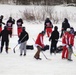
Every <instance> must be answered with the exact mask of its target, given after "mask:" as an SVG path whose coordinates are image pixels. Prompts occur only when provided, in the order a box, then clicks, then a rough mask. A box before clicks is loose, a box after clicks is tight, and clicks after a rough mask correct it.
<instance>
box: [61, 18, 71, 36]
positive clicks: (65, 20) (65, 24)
mask: <svg viewBox="0 0 76 75" xmlns="http://www.w3.org/2000/svg"><path fill="white" fill-rule="evenodd" d="M67 28H70V24H69V22H68V19H67V18H64V21H63V22H62V29H61V35H60V37H62V35H63V33H64V32H65V31H66V29H67Z"/></svg>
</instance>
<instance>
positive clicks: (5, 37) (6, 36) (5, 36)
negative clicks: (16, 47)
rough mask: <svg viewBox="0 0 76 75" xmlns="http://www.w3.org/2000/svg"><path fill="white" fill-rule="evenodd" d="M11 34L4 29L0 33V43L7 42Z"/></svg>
mask: <svg viewBox="0 0 76 75" xmlns="http://www.w3.org/2000/svg"><path fill="white" fill-rule="evenodd" d="M10 34H11V32H9V31H8V30H7V29H4V30H2V31H1V33H0V37H2V41H9V35H10Z"/></svg>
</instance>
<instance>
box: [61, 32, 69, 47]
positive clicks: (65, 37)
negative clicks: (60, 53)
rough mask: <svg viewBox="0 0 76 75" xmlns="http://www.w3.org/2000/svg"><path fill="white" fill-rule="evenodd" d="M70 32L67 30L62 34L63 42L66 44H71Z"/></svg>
mask: <svg viewBox="0 0 76 75" xmlns="http://www.w3.org/2000/svg"><path fill="white" fill-rule="evenodd" d="M68 39H69V32H65V33H64V34H63V36H62V43H63V44H64V45H68V44H69V40H68Z"/></svg>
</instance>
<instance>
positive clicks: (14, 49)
mask: <svg viewBox="0 0 76 75" xmlns="http://www.w3.org/2000/svg"><path fill="white" fill-rule="evenodd" d="M26 35H27V34H26ZM26 35H25V36H24V37H23V38H22V39H21V41H22V40H23V39H24V38H25V37H26ZM21 41H20V42H21ZM18 45H19V44H17V45H16V46H15V47H14V48H13V52H14V53H15V48H16V47H17V46H18Z"/></svg>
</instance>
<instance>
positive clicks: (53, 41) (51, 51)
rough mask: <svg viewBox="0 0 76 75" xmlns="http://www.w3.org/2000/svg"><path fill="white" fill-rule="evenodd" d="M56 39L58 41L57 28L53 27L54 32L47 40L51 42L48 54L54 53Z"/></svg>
mask: <svg viewBox="0 0 76 75" xmlns="http://www.w3.org/2000/svg"><path fill="white" fill-rule="evenodd" d="M58 39H59V32H58V27H57V26H55V27H54V31H53V32H52V34H51V37H50V38H49V41H50V40H51V48H50V54H52V53H56V49H57V42H58Z"/></svg>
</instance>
